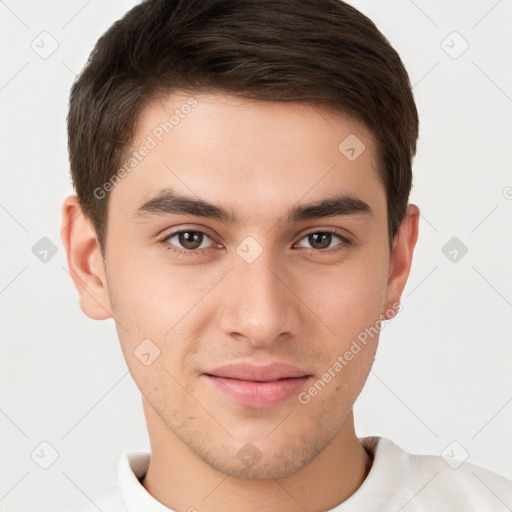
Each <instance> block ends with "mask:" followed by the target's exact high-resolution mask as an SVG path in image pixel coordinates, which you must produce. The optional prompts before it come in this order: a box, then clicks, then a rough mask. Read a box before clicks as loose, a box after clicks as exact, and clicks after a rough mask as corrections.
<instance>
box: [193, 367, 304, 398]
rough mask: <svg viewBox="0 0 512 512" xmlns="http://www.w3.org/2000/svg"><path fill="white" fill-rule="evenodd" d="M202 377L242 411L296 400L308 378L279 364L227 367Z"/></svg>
mask: <svg viewBox="0 0 512 512" xmlns="http://www.w3.org/2000/svg"><path fill="white" fill-rule="evenodd" d="M203 376H204V377H205V378H206V379H207V380H208V382H210V383H211V384H212V385H213V386H214V388H215V389H216V390H217V391H220V392H221V393H222V394H223V395H224V396H227V397H229V398H230V399H232V400H233V399H234V400H235V401H236V402H237V403H238V404H240V405H243V406H246V407H255V408H268V407H273V406H275V405H278V404H279V403H282V402H284V401H286V400H287V399H289V398H291V397H292V396H297V395H298V394H299V392H300V391H301V389H303V388H304V386H305V384H306V383H307V382H308V381H309V380H310V379H311V377H312V375H311V374H310V373H308V372H306V371H304V370H302V369H300V368H297V367H295V366H291V365H288V364H283V363H273V364H269V365H265V366H254V365H249V364H235V365H227V366H223V367H220V368H217V369H215V370H211V371H210V372H207V373H204V374H203Z"/></svg>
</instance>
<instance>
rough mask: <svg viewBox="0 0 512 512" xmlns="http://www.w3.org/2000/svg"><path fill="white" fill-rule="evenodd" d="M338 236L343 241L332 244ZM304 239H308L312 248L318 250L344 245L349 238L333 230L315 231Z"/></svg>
mask: <svg viewBox="0 0 512 512" xmlns="http://www.w3.org/2000/svg"><path fill="white" fill-rule="evenodd" d="M336 238H338V239H339V240H340V241H341V243H338V244H334V246H332V245H331V244H332V242H333V240H335V239H336ZM302 240H307V241H308V243H309V247H310V248H311V249H317V250H325V249H331V248H332V247H336V248H337V247H338V246H344V245H347V244H348V240H347V239H346V238H345V237H343V236H341V235H339V234H338V233H335V232H332V231H315V232H313V233H309V234H308V235H306V236H304V237H303V238H302ZM302 247H307V246H302Z"/></svg>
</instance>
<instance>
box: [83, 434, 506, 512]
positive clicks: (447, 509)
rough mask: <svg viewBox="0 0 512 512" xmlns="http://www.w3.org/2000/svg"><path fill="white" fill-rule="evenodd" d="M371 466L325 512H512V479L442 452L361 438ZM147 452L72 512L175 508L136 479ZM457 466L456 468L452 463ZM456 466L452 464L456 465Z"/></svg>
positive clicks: (127, 461) (125, 460) (124, 461)
mask: <svg viewBox="0 0 512 512" xmlns="http://www.w3.org/2000/svg"><path fill="white" fill-rule="evenodd" d="M360 441H361V442H362V443H363V446H364V447H365V449H366V450H368V451H369V452H370V453H372V454H373V457H374V460H373V465H372V468H371V470H370V472H369V474H368V476H367V477H366V479H365V480H364V482H363V483H362V484H361V486H360V487H359V488H358V489H357V491H356V492H354V494H352V496H350V497H349V498H348V499H347V500H345V501H344V502H343V503H341V504H340V505H338V506H337V507H335V508H333V509H331V511H329V512H398V511H403V512H427V511H429V512H471V511H474V512H506V511H507V512H510V511H511V510H512V481H511V480H508V479H506V478H505V477H503V476H500V475H498V474H496V473H493V472H491V471H488V470H486V469H483V468H481V467H479V466H476V465H474V464H471V463H469V462H464V463H462V464H461V465H460V466H458V463H457V462H456V461H455V459H453V460H451V459H449V458H448V457H449V456H450V455H451V453H450V454H449V455H448V456H446V458H447V459H446V460H447V461H446V460H445V459H443V458H442V457H440V456H437V455H417V454H410V453H407V452H406V451H404V450H402V449H401V448H400V447H399V446H398V445H396V444H395V443H393V441H391V440H389V439H386V438H384V437H377V436H371V437H363V438H361V439H360ZM149 458H150V453H124V454H123V455H122V456H121V458H120V460H119V466H118V480H117V482H115V483H113V484H112V485H111V486H110V487H109V488H108V489H107V490H105V491H104V492H103V493H102V494H100V495H99V496H98V497H97V498H96V499H94V503H95V505H96V506H95V505H94V504H92V503H90V504H89V505H88V506H86V507H85V508H80V509H78V510H76V511H75V512H98V509H100V510H102V512H173V511H171V509H169V508H168V507H166V506H164V505H163V504H162V503H160V502H159V501H157V500H156V499H155V498H153V496H151V494H149V493H148V492H147V491H146V489H145V488H144V487H143V486H142V484H141V483H140V482H141V481H142V479H143V477H144V475H145V474H146V471H147V468H148V465H149ZM456 466H458V467H456ZM455 467H456V468H455Z"/></svg>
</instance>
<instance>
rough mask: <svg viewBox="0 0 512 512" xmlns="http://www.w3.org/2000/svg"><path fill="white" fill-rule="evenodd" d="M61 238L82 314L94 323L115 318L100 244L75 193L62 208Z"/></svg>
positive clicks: (66, 200) (65, 201)
mask: <svg viewBox="0 0 512 512" xmlns="http://www.w3.org/2000/svg"><path fill="white" fill-rule="evenodd" d="M61 239H62V243H63V245H64V248H65V250H66V255H67V262H68V267H69V273H70V274H71V277H72V279H73V282H74V284H75V286H76V289H77V290H78V294H79V300H80V307H81V309H82V311H83V312H84V313H85V314H86V315H87V316H88V317H89V318H92V319H94V320H105V319H107V318H111V317H112V312H111V311H112V310H111V305H110V299H109V295H108V289H107V280H106V275H105V269H104V266H103V258H102V256H101V252H100V246H99V242H98V240H97V237H96V233H95V231H94V229H93V227H92V225H91V223H90V221H89V219H87V218H86V216H85V215H84V213H83V212H82V208H81V206H80V202H79V201H78V197H77V196H76V195H75V194H73V195H71V196H68V197H67V198H66V199H65V200H64V203H63V205H62V225H61Z"/></svg>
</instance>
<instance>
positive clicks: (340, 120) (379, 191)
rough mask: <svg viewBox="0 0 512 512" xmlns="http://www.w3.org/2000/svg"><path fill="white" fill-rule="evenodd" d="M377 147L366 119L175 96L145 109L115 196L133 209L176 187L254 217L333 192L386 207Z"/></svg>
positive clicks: (303, 107)
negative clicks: (163, 191)
mask: <svg viewBox="0 0 512 512" xmlns="http://www.w3.org/2000/svg"><path fill="white" fill-rule="evenodd" d="M144 148H146V149H144ZM375 151H376V149H375V140H374V136H373V134H372V133H371V132H370V131H369V130H368V129H367V128H366V127H365V126H364V125H363V124H362V123H360V122H358V121H357V120H355V119H353V118H351V117H349V116H341V115H335V114H333V113H330V112H328V111H326V110H322V109H319V108H318V107H314V106H311V105H307V104H303V103H289V102H269V101H255V100H248V99H243V98H237V97H233V96H229V95H220V94H216V95H212V94H209V95H205V94H203V95H199V94H185V93H180V94H173V95H169V96H166V97H164V98H160V99H159V100H157V101H153V102H151V103H150V104H148V105H147V106H146V107H145V108H144V109H142V111H141V114H140V116H139V120H138V123H137V132H136V136H135V139H134V141H133V145H132V147H131V148H129V151H128V152H127V155H126V158H125V160H124V162H126V161H127V160H128V159H130V165H129V166H128V168H129V170H128V171H127V172H125V173H123V174H124V177H123V178H122V179H121V180H119V181H118V182H117V184H116V186H115V187H114V188H113V190H112V192H111V196H110V201H112V203H115V205H116V207H119V206H120V207H122V208H123V210H124V213H126V214H127V215H132V214H133V213H134V212H135V211H136V210H137V209H138V208H139V207H140V205H141V204H143V203H144V202H147V201H148V199H150V198H151V197H155V196H157V195H158V194H160V193H161V192H162V190H164V189H166V188H169V187H172V189H173V190H175V191H176V192H178V193H181V194H182V195H188V196H195V197H196V198H198V199H201V200H204V201H207V202H208V203H213V204H217V205H220V206H224V207H225V209H230V210H232V211H237V212H239V215H237V217H241V218H243V217H244V216H245V217H246V218H247V219H249V218H255V217H259V218H261V216H262V215H265V214H266V213H268V214H269V215H272V214H277V210H278V209H279V207H280V206H282V207H284V206H286V207H287V210H289V207H290V206H293V205H294V204H296V203H298V202H305V201H314V200H315V199H320V198H323V197H326V196H333V194H334V195H339V194H348V195H351V196H353V197H357V198H359V199H361V200H362V201H365V202H367V203H379V202H380V203H382V201H384V208H385V193H384V188H383V184H382V182H381V179H380V176H379V173H378V171H377V164H376V158H375V157H376V154H375ZM141 153H144V155H143V156H141ZM130 155H132V156H130ZM125 167H126V166H125ZM374 206H375V207H376V208H377V210H378V208H379V204H376V205H374ZM381 206H382V205H381ZM372 208H373V207H372ZM377 213H378V212H377ZM384 213H385V212H384Z"/></svg>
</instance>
